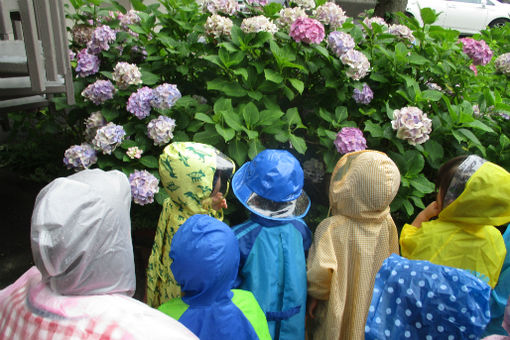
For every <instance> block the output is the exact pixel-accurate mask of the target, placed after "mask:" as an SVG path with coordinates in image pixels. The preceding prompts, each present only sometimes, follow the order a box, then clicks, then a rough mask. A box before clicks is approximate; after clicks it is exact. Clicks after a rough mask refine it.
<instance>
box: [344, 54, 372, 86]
mask: <svg viewBox="0 0 510 340" xmlns="http://www.w3.org/2000/svg"><path fill="white" fill-rule="evenodd" d="M340 60H341V61H342V63H343V64H344V65H347V66H349V68H348V69H347V72H346V74H347V76H348V77H349V78H351V79H354V80H360V79H362V78H364V77H365V76H366V75H367V74H368V72H369V69H370V62H369V61H368V59H367V57H366V56H365V55H364V54H363V53H361V52H359V51H356V50H354V49H352V50H349V51H347V52H345V53H344V54H343V55H342V56H341V57H340Z"/></svg>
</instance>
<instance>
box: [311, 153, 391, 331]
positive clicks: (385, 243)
mask: <svg viewBox="0 0 510 340" xmlns="http://www.w3.org/2000/svg"><path fill="white" fill-rule="evenodd" d="M399 185H400V173H399V171H398V168H397V166H396V165H395V163H393V161H392V160H391V159H390V158H389V157H388V156H386V155H385V154H384V153H382V152H377V151H368V150H367V151H360V152H353V153H349V154H347V155H345V156H343V157H342V158H341V159H340V160H339V161H338V163H337V165H336V167H335V169H334V171H333V174H332V177H331V183H330V188H329V201H330V207H331V212H332V216H331V217H329V218H327V219H325V220H324V221H322V222H321V223H320V224H319V226H318V227H317V230H316V231H315V235H314V241H313V245H312V247H311V248H310V253H309V256H308V271H307V277H308V294H309V295H310V296H312V297H314V298H316V299H318V300H319V303H318V306H317V309H316V311H315V315H316V317H315V321H314V323H316V326H315V327H314V332H313V333H314V334H313V339H315V340H336V339H349V340H356V339H364V337H365V322H366V318H367V314H368V308H369V307H370V302H371V299H372V291H373V288H374V281H375V275H376V274H377V271H378V270H379V268H380V266H381V264H382V262H383V261H384V260H385V259H386V258H387V257H388V256H390V254H391V253H397V254H398V233H397V228H396V227H395V223H394V222H393V219H392V218H391V215H390V208H389V204H390V203H391V201H392V200H393V198H394V197H395V195H396V194H397V191H398V188H399ZM321 300H322V301H321Z"/></svg>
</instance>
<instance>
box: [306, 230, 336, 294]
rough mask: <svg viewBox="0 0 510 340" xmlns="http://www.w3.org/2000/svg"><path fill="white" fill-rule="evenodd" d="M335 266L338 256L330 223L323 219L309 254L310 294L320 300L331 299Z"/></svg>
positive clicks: (308, 276) (308, 278) (308, 275)
mask: <svg viewBox="0 0 510 340" xmlns="http://www.w3.org/2000/svg"><path fill="white" fill-rule="evenodd" d="M334 268H336V257H335V251H334V247H333V242H332V238H331V234H330V229H329V223H328V222H327V221H323V222H322V223H321V224H319V226H318V227H317V231H316V235H315V238H314V241H313V244H312V246H311V247H310V252H309V255H308V270H307V280H308V294H309V295H310V296H312V297H314V298H316V299H319V300H328V299H329V292H330V288H331V278H332V276H333V271H334Z"/></svg>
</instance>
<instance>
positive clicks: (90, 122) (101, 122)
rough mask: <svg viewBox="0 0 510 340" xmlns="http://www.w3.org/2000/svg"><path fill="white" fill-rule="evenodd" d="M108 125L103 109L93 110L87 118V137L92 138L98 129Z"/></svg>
mask: <svg viewBox="0 0 510 340" xmlns="http://www.w3.org/2000/svg"><path fill="white" fill-rule="evenodd" d="M105 125H106V120H105V119H104V117H103V115H102V114H101V111H96V112H92V113H91V114H90V116H89V117H88V118H87V119H85V133H84V135H85V139H87V140H89V141H90V140H92V138H94V137H95V136H96V132H97V129H99V128H102V127H103V126H105Z"/></svg>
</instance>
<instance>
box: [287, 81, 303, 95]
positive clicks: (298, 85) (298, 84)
mask: <svg viewBox="0 0 510 340" xmlns="http://www.w3.org/2000/svg"><path fill="white" fill-rule="evenodd" d="M289 82H290V83H291V84H292V86H293V87H294V88H295V89H296V90H297V91H298V92H299V94H303V90H304V89H305V83H303V82H302V81H301V80H299V79H295V78H289Z"/></svg>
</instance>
